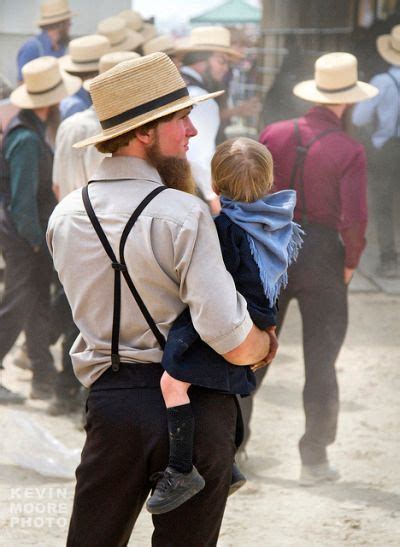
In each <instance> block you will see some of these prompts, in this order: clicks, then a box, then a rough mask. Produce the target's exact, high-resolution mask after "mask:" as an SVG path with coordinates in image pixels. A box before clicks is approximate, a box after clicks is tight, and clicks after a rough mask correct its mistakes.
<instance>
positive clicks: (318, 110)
mask: <svg viewBox="0 0 400 547" xmlns="http://www.w3.org/2000/svg"><path fill="white" fill-rule="evenodd" d="M305 117H306V118H308V119H309V120H314V121H317V122H325V123H327V124H328V125H333V126H335V127H337V128H339V129H342V121H341V119H340V118H338V117H337V116H336V114H335V113H334V112H332V111H331V110H329V108H325V107H324V106H313V107H312V108H310V110H309V111H308V112H307V113H306V115H305Z"/></svg>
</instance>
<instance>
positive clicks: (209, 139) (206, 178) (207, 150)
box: [187, 87, 220, 200]
mask: <svg viewBox="0 0 400 547" xmlns="http://www.w3.org/2000/svg"><path fill="white" fill-rule="evenodd" d="M189 90H190V95H191V96H195V95H204V93H205V91H204V89H201V88H196V87H191V88H190V89H189ZM198 90H199V91H200V92H198ZM190 119H191V120H192V122H193V125H194V126H195V128H196V129H197V135H196V136H195V137H192V138H191V139H190V141H189V151H188V154H187V158H188V160H189V162H190V165H191V168H192V173H193V177H194V180H195V182H196V184H197V186H198V187H199V189H200V191H201V193H202V194H203V196H204V197H205V199H207V200H211V199H213V198H215V197H216V195H215V193H214V192H213V190H212V188H211V158H212V157H213V155H214V152H215V139H216V137H217V133H218V128H219V125H220V117H219V107H218V104H217V103H216V102H215V101H214V99H210V100H208V101H204V102H202V103H199V104H198V105H195V106H194V107H193V110H192V112H191V113H190Z"/></svg>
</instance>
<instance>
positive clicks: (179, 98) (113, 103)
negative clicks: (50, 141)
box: [74, 53, 223, 148]
mask: <svg viewBox="0 0 400 547" xmlns="http://www.w3.org/2000/svg"><path fill="white" fill-rule="evenodd" d="M222 93H223V91H216V92H214V93H208V94H207V95H201V96H198V97H190V96H189V92H188V90H187V87H186V85H185V82H184V80H183V79H182V76H181V75H180V74H179V72H178V69H177V68H176V66H175V65H174V63H173V62H172V61H171V59H170V58H169V57H168V56H167V55H166V54H165V53H152V54H151V55H146V56H145V57H139V58H138V59H133V60H132V61H125V62H123V63H120V64H118V65H117V66H115V67H114V68H112V69H110V70H107V72H104V74H100V75H99V76H97V77H96V78H94V80H93V81H92V85H91V86H90V95H91V97H92V101H93V106H94V109H95V111H96V114H97V117H98V119H99V121H100V125H101V127H102V132H101V133H100V134H98V135H95V136H94V137H90V138H88V139H85V140H83V141H80V142H78V143H76V144H75V145H74V146H75V147H76V148H82V147H83V146H88V145H89V144H96V143H98V142H104V141H107V140H109V139H112V138H114V137H117V136H118V135H122V134H123V133H127V132H128V131H130V130H131V129H135V128H136V127H140V126H142V125H144V124H146V123H148V122H151V121H153V120H157V119H158V118H161V117H163V116H167V115H168V114H173V113H174V112H177V111H178V110H183V109H184V108H188V107H190V106H192V105H194V104H196V103H199V102H201V101H205V100H206V99H211V98H212V97H217V96H218V95H221V94H222Z"/></svg>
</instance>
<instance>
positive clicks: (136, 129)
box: [0, 0, 400, 546]
mask: <svg viewBox="0 0 400 547" xmlns="http://www.w3.org/2000/svg"><path fill="white" fill-rule="evenodd" d="M73 16H74V14H73V13H72V12H71V10H70V8H69V5H68V2H67V1H66V0H46V1H44V2H43V3H42V4H41V14H40V19H39V21H38V25H39V27H40V29H41V33H40V34H39V35H38V36H35V37H33V38H30V39H29V40H28V41H27V42H26V43H24V44H23V45H22V47H21V49H20V51H19V52H18V55H17V64H18V78H19V85H18V86H17V87H16V88H15V89H14V90H13V91H11V89H10V86H9V85H8V84H7V82H6V81H4V84H3V82H2V84H1V87H0V90H1V92H2V93H3V97H2V98H4V99H6V100H5V101H3V104H2V106H1V107H0V108H1V111H0V122H1V123H2V135H1V148H2V150H1V152H2V153H1V178H0V249H1V252H2V255H3V258H4V263H5V271H4V292H3V295H2V299H1V302H0V366H2V365H1V362H2V360H3V359H4V357H5V356H6V355H7V354H8V353H9V352H10V350H11V348H12V347H13V346H14V344H15V342H16V341H17V339H18V337H19V336H20V335H21V334H22V333H23V337H24V340H25V343H24V346H23V347H22V348H21V350H20V353H19V354H18V361H19V365H20V366H24V367H26V368H30V369H31V371H32V384H31V393H30V397H31V398H32V399H46V400H50V404H49V407H48V411H49V413H51V414H53V415H59V414H68V413H70V412H73V411H75V410H77V409H80V408H82V407H84V406H85V405H84V403H83V401H84V400H86V410H85V420H86V425H85V429H86V434H87V437H86V442H85V446H84V449H83V452H82V459H81V463H80V465H79V467H78V469H77V486H76V492H75V499H74V507H73V513H72V517H71V523H70V529H69V534H68V545H71V546H78V545H96V546H97V545H98V546H100V545H104V546H110V545H125V544H126V543H127V541H128V540H129V537H130V534H131V532H132V528H133V526H134V523H135V521H136V519H137V517H138V515H139V512H140V511H141V509H142V506H143V505H144V503H145V501H146V499H147V497H148V494H149V492H150V491H152V495H151V497H150V498H149V499H148V501H147V504H146V507H147V509H148V511H149V512H150V513H152V515H153V522H154V526H155V531H154V534H153V545H162V546H165V545H174V546H178V545H182V546H183V545H185V546H186V545H204V546H206V545H215V544H216V542H217V538H218V533H219V528H220V525H221V521H222V517H223V512H224V508H225V504H226V499H227V496H228V495H230V494H233V493H234V492H235V491H236V490H237V489H238V488H240V487H241V486H242V485H243V484H244V482H245V477H244V475H243V474H242V472H241V470H240V469H239V467H238V465H237V464H238V463H240V462H242V461H243V460H244V459H245V457H244V456H245V454H246V451H245V449H246V443H247V441H248V439H249V435H250V427H249V425H250V419H251V412H252V403H253V398H254V394H255V393H256V392H257V388H258V387H259V385H260V383H261V381H262V380H263V377H264V375H265V372H266V371H267V370H268V367H269V365H270V363H271V362H272V361H273V359H274V357H275V355H276V352H277V349H278V339H277V334H279V331H280V330H281V328H282V324H283V320H284V317H285V313H286V310H287V307H288V304H289V302H290V300H291V299H297V300H298V303H299V307H300V313H301V319H302V326H303V346H304V363H305V386H304V391H303V403H304V412H305V432H304V434H303V435H302V437H301V439H300V441H299V451H300V459H301V470H300V484H301V485H304V486H312V485H314V484H316V483H319V482H322V481H335V480H338V479H339V478H340V474H339V471H338V470H336V469H335V468H334V467H333V466H332V465H331V464H330V462H329V458H328V452H327V448H328V446H329V445H330V444H332V443H333V442H334V440H335V437H336V430H337V420H338V413H339V390H338V383H337V378H336V371H335V363H336V360H337V357H338V354H339V351H340V348H341V346H342V344H343V341H344V337H345V334H346V328H347V321H348V304H347V292H348V285H349V283H350V281H351V278H352V276H353V273H354V271H355V269H356V267H357V265H358V263H359V260H360V257H361V254H362V252H363V250H364V247H365V244H366V240H365V232H366V226H367V158H366V153H365V149H364V147H363V146H362V145H361V144H360V143H359V142H357V141H356V140H355V139H354V138H353V137H351V136H350V135H349V134H348V133H347V132H346V127H345V123H344V120H345V119H347V118H348V116H349V114H351V113H352V117H353V121H354V124H356V125H358V126H362V125H366V124H368V123H370V122H371V121H372V120H375V119H376V120H377V122H376V127H375V129H374V132H373V133H372V145H373V147H374V148H375V152H374V154H372V155H371V158H369V160H370V162H371V169H372V170H373V169H375V171H373V172H374V173H375V180H376V182H378V181H379V186H380V189H379V191H378V192H377V193H378V194H379V199H377V200H376V208H377V215H378V216H382V215H383V214H384V216H385V223H384V226H383V227H382V231H381V237H380V239H379V245H380V253H381V255H380V258H381V263H380V266H379V275H382V276H386V277H395V276H397V275H398V262H397V253H396V242H395V235H394V229H393V219H392V218H391V215H390V214H389V213H390V212H391V211H393V196H394V193H395V191H396V190H395V183H396V171H397V170H396V168H395V162H394V161H393V160H392V158H393V157H394V156H393V155H394V154H396V153H397V148H396V147H398V146H399V138H400V137H399V131H400V127H399V126H400V70H399V67H400V38H399V35H400V34H399V33H400V27H395V28H394V29H393V30H392V32H391V34H390V35H385V36H381V37H379V38H378V42H377V47H378V51H379V53H380V54H381V55H382V57H383V58H384V59H385V60H386V61H387V62H389V63H390V64H391V65H392V66H391V68H390V69H389V70H388V72H386V73H384V74H380V75H377V76H376V77H374V78H373V80H372V81H371V83H369V84H368V83H365V82H360V81H359V80H358V69H357V59H356V57H355V56H354V55H352V54H350V53H344V52H332V53H328V54H325V55H322V56H321V57H320V58H319V59H317V61H316V63H315V73H314V78H313V79H310V80H308V81H304V82H300V83H298V84H297V85H296V86H295V87H294V89H293V93H294V94H295V95H296V96H297V97H299V98H301V99H303V100H304V101H306V102H309V103H312V107H311V108H310V109H309V110H308V111H307V112H306V113H305V114H304V116H302V117H300V118H298V119H295V120H282V121H278V122H276V123H273V124H270V125H268V126H267V127H266V128H264V130H263V131H262V133H261V135H260V138H259V142H257V141H255V140H252V139H249V138H245V137H235V138H233V139H228V140H226V138H225V137H224V135H223V132H221V128H222V127H223V122H224V120H227V119H229V116H232V115H235V113H238V112H240V113H249V114H254V113H257V111H258V110H259V108H260V103H259V102H258V101H254V100H253V99H251V100H250V101H248V102H246V103H243V104H241V105H239V106H238V105H236V106H235V105H231V104H230V103H229V97H228V99H226V95H227V93H226V94H225V98H223V97H224V89H225V88H226V87H227V86H228V90H229V85H228V84H229V74H230V70H231V68H232V66H234V65H235V64H236V63H239V62H240V61H241V60H242V59H243V53H242V52H241V51H239V50H238V49H236V48H235V47H233V45H232V44H231V36H230V32H229V30H228V29H226V28H224V27H220V26H214V27H207V26H204V27H196V28H194V29H193V30H192V31H191V33H190V34H189V36H188V37H186V38H183V39H180V40H174V39H173V38H172V36H167V35H157V32H156V29H155V27H154V25H152V24H150V23H146V22H145V21H144V20H143V18H142V17H141V16H140V14H139V13H137V12H135V11H132V10H126V11H123V12H121V13H119V14H116V15H113V16H111V17H108V18H107V19H104V20H102V21H100V22H99V24H98V26H97V29H96V32H95V33H94V34H91V35H87V36H82V37H79V38H75V39H73V40H70V39H69V28H70V23H71V19H72V17H73ZM94 30H95V29H94ZM8 95H9V97H8ZM388 158H390V160H389V159H388ZM160 193H162V196H160V197H158V194H160ZM213 217H214V218H213ZM49 250H50V253H49ZM55 272H56V273H57V275H55ZM60 338H62V363H60V367H55V366H54V362H53V356H52V352H51V349H50V348H51V345H52V344H55V343H56V342H57V341H59V340H60ZM60 368H61V370H59V369H60ZM238 396H241V397H240V398H238ZM23 402H24V397H22V396H21V395H20V394H18V393H14V392H12V391H10V390H9V389H7V387H6V386H4V385H3V384H0V404H9V403H11V404H13V403H14V404H16V403H18V404H19V403H23ZM235 456H236V461H235ZM237 456H239V457H237ZM110 493H112V495H110Z"/></svg>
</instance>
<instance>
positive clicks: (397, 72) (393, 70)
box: [388, 65, 400, 78]
mask: <svg viewBox="0 0 400 547" xmlns="http://www.w3.org/2000/svg"><path fill="white" fill-rule="evenodd" d="M388 72H390V74H393V76H397V77H398V78H400V66H395V65H392V66H391V67H390V68H389V70H388Z"/></svg>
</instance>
